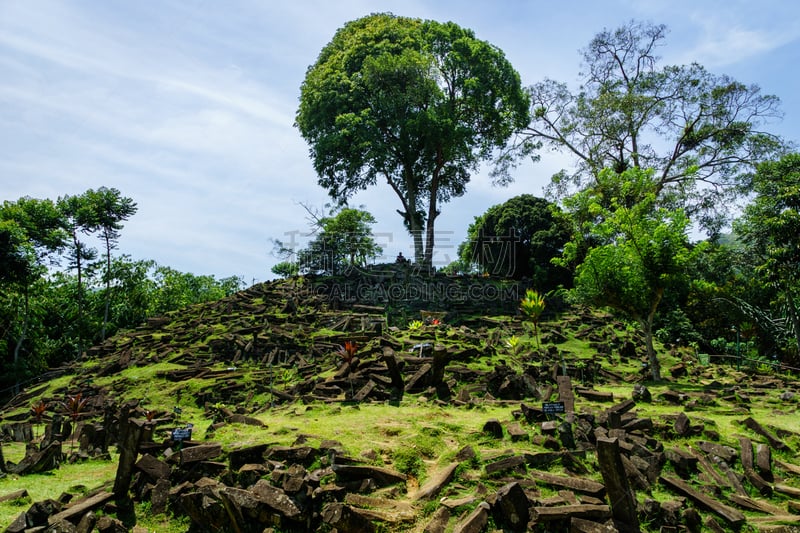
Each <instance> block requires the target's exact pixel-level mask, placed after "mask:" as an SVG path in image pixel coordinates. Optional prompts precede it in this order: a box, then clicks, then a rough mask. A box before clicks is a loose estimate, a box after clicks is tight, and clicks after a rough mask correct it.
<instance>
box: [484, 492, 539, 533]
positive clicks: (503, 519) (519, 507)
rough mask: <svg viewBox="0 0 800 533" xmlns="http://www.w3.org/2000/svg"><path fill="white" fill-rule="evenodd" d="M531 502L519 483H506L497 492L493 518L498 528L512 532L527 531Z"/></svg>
mask: <svg viewBox="0 0 800 533" xmlns="http://www.w3.org/2000/svg"><path fill="white" fill-rule="evenodd" d="M529 507H530V502H529V501H528V497H527V496H526V495H525V491H524V490H523V489H522V487H521V486H520V484H519V483H517V482H516V481H513V482H511V483H506V484H505V485H503V486H502V487H500V488H499V489H498V490H497V493H496V494H495V501H494V505H493V506H492V516H493V517H494V522H495V524H496V525H497V526H500V527H502V528H504V529H508V530H511V531H525V530H526V529H527V527H528V521H529V520H530V514H529V512H528V509H529Z"/></svg>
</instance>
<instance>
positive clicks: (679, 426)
mask: <svg viewBox="0 0 800 533" xmlns="http://www.w3.org/2000/svg"><path fill="white" fill-rule="evenodd" d="M674 428H675V434H676V435H678V436H679V437H685V436H687V435H688V434H689V433H690V432H691V430H692V426H691V423H690V422H689V417H688V416H686V413H684V412H683V411H681V412H680V413H678V416H677V417H676V418H675V424H674Z"/></svg>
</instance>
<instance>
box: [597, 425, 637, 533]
mask: <svg viewBox="0 0 800 533" xmlns="http://www.w3.org/2000/svg"><path fill="white" fill-rule="evenodd" d="M597 462H598V464H599V467H600V473H601V474H602V476H603V482H604V483H605V490H606V493H607V494H608V499H609V501H610V502H611V512H612V515H613V517H614V519H615V520H619V521H620V522H622V523H624V524H626V525H628V526H630V527H631V528H633V529H638V528H639V517H638V511H637V508H636V495H635V494H634V492H633V490H632V489H631V486H630V483H629V473H628V471H627V470H626V468H625V466H624V464H623V461H622V454H621V453H620V448H619V441H618V440H617V439H597ZM634 470H635V468H634ZM642 477H643V476H642Z"/></svg>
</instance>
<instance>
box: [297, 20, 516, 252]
mask: <svg viewBox="0 0 800 533" xmlns="http://www.w3.org/2000/svg"><path fill="white" fill-rule="evenodd" d="M527 122H528V98H527V95H526V94H525V92H524V91H523V90H522V86H521V83H520V80H519V75H518V74H517V72H516V71H515V70H514V69H513V68H512V66H511V64H510V63H509V62H508V61H507V60H506V59H505V57H504V55H503V53H502V52H501V51H500V50H499V49H497V48H496V47H494V46H492V45H491V44H489V43H487V42H484V41H481V40H478V39H476V38H475V36H474V34H473V32H471V31H470V30H466V29H463V28H460V27H459V26H457V25H456V24H454V23H452V22H448V23H444V24H443V23H439V22H435V21H429V20H419V19H411V18H405V17H397V16H394V15H392V14H388V13H384V14H373V15H369V16H366V17H363V18H360V19H358V20H354V21H351V22H349V23H347V24H346V25H345V26H344V27H342V28H341V29H339V30H338V31H337V32H336V34H335V35H334V36H333V39H332V40H331V41H330V43H328V44H327V45H326V46H325V47H324V48H323V49H322V51H321V52H320V55H319V57H318V58H317V61H316V62H315V63H314V64H313V65H311V67H309V69H308V71H307V73H306V77H305V80H304V81H303V84H302V86H301V94H300V106H299V108H298V110H297V115H296V124H297V127H298V128H299V130H300V133H301V135H302V136H303V138H304V139H305V140H306V141H307V142H308V144H309V145H310V154H311V158H312V161H313V164H314V169H315V170H316V172H317V174H318V176H319V184H320V185H321V186H322V187H324V188H325V189H327V191H328V192H329V194H330V195H331V197H332V198H333V199H334V200H336V201H339V202H343V201H346V200H347V199H348V198H350V197H351V196H352V195H354V194H355V193H357V192H358V191H360V190H363V189H366V188H368V187H371V186H374V185H375V184H376V183H377V181H378V180H379V179H380V180H386V182H387V184H388V185H389V187H390V188H391V189H392V191H394V193H395V194H396V195H397V196H398V198H399V200H400V203H401V207H402V209H401V210H399V213H400V215H401V216H402V217H403V221H404V223H405V225H406V228H407V229H408V231H409V232H410V234H411V235H412V237H413V239H414V251H415V260H416V261H417V262H418V263H425V264H427V265H430V264H431V262H432V259H433V248H434V237H435V232H434V225H435V219H436V217H437V216H438V215H439V204H442V203H445V202H447V201H449V200H450V199H451V198H453V197H458V196H461V195H463V194H464V192H465V190H466V186H467V183H468V182H469V179H470V174H471V173H472V172H473V171H474V170H475V169H476V168H477V166H478V164H479V163H480V162H482V161H485V160H488V159H490V158H491V157H492V153H493V151H494V150H495V149H497V148H499V147H502V146H504V145H505V143H506V141H507V139H508V138H509V137H510V136H511V135H512V133H513V132H514V131H515V130H517V129H518V128H521V127H523V126H524V125H525V124H526V123H527ZM423 232H424V234H425V247H424V249H423Z"/></svg>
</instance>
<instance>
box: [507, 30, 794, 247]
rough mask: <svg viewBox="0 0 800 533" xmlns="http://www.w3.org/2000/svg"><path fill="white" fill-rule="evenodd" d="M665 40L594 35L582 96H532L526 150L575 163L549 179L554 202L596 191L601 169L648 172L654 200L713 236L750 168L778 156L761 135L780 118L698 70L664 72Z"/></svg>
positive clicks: (648, 35) (545, 89) (753, 95)
mask: <svg viewBox="0 0 800 533" xmlns="http://www.w3.org/2000/svg"><path fill="white" fill-rule="evenodd" d="M666 35H667V28H666V27H665V26H663V25H652V24H646V23H641V22H636V21H631V22H630V23H628V24H626V25H624V26H622V27H620V28H618V29H616V30H613V31H610V30H603V31H602V32H600V33H598V34H597V35H596V36H595V37H594V38H593V39H592V41H591V42H590V43H589V45H588V47H586V48H585V49H584V50H583V52H582V53H583V65H584V69H583V78H582V80H581V86H580V87H579V88H578V89H577V90H575V91H571V90H569V89H568V87H567V85H566V84H565V83H562V82H557V81H553V80H544V81H542V82H539V83H537V84H535V85H533V86H532V87H530V93H531V98H532V115H533V120H532V121H531V123H530V125H529V127H528V128H527V129H526V131H525V134H526V136H527V140H526V144H525V145H523V146H522V149H523V151H530V149H531V146H535V145H536V143H539V144H544V145H546V146H548V147H550V148H553V149H556V150H562V151H565V152H567V153H569V154H571V155H572V156H573V157H574V159H575V161H576V162H577V164H576V168H575V169H574V170H573V171H572V172H568V171H566V170H564V171H561V172H560V173H558V174H556V175H555V176H554V177H553V182H552V185H551V192H552V193H555V194H558V195H565V194H567V193H568V192H569V191H570V190H571V189H572V188H573V187H574V188H577V189H579V190H580V189H584V188H586V187H596V186H598V185H599V177H600V173H601V172H602V171H603V169H605V168H610V169H613V170H614V171H616V172H617V173H622V172H623V171H625V170H626V169H628V168H640V169H646V168H652V169H654V172H653V174H652V176H651V179H652V182H653V188H654V189H653V192H654V193H655V194H656V195H657V197H658V199H659V200H660V201H665V200H669V201H670V202H673V204H672V205H673V206H674V207H683V208H684V209H685V211H686V213H687V214H688V215H689V216H691V217H692V219H693V220H695V221H696V222H699V223H700V224H701V226H703V227H705V228H707V229H709V230H711V231H712V232H716V231H718V230H719V228H720V227H721V224H722V223H723V221H724V217H725V214H726V213H725V211H726V209H727V208H728V207H729V206H731V205H732V203H731V201H730V199H731V198H732V197H734V196H735V195H736V193H737V186H738V185H740V184H742V183H743V181H744V182H746V179H745V178H746V177H747V176H748V175H749V174H750V173H751V169H752V165H753V164H755V163H758V162H760V161H763V160H764V159H765V158H767V157H769V156H771V154H774V153H777V152H779V151H780V150H781V149H782V146H781V142H780V140H779V139H778V138H777V137H775V136H774V135H771V134H769V133H767V132H765V131H762V130H761V129H760V128H761V127H762V126H763V125H764V124H765V123H766V122H767V121H768V120H770V119H773V118H776V117H778V116H780V113H779V110H778V107H779V101H778V99H777V98H776V97H775V96H769V95H763V94H761V91H760V89H759V87H758V86H756V85H750V86H748V85H745V84H743V83H740V82H737V81H736V80H734V79H732V78H730V77H728V76H724V75H715V74H712V73H710V72H708V71H707V70H706V69H705V68H703V67H702V66H701V65H698V64H696V63H693V64H691V65H667V66H659V64H658V62H659V59H660V58H659V57H658V56H657V55H656V52H657V49H658V48H659V47H660V46H661V45H662V44H663V41H664V40H665V39H666Z"/></svg>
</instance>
